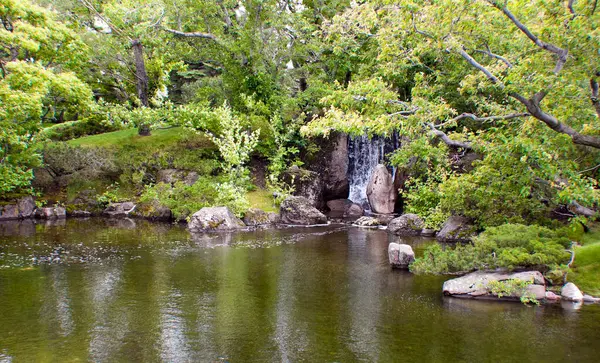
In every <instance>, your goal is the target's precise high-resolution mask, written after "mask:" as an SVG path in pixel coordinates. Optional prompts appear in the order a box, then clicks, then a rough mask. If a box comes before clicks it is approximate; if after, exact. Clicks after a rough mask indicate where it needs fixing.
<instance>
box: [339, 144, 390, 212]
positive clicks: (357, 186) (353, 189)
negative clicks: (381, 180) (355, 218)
mask: <svg viewBox="0 0 600 363" xmlns="http://www.w3.org/2000/svg"><path fill="white" fill-rule="evenodd" d="M384 148H385V140H384V139H383V138H373V139H369V137H368V136H366V135H363V136H360V137H355V138H351V139H350V140H349V142H348V157H349V162H348V179H349V181H350V193H349V196H348V199H350V200H351V201H353V202H354V203H357V204H360V205H362V206H363V207H366V208H367V209H368V206H369V202H368V201H367V184H369V179H370V178H371V173H372V172H373V169H374V168H375V167H376V166H377V164H379V163H381V162H382V161H383V157H384V154H385V152H384Z"/></svg>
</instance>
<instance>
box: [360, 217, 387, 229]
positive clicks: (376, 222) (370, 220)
mask: <svg viewBox="0 0 600 363" xmlns="http://www.w3.org/2000/svg"><path fill="white" fill-rule="evenodd" d="M384 224H385V223H384V222H383V221H381V220H380V219H379V218H375V217H368V216H364V217H360V218H359V219H357V220H355V221H354V225H355V226H358V227H379V226H382V225H384Z"/></svg>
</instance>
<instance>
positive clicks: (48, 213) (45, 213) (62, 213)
mask: <svg viewBox="0 0 600 363" xmlns="http://www.w3.org/2000/svg"><path fill="white" fill-rule="evenodd" d="M35 218H38V219H63V218H67V211H66V209H65V208H63V207H44V208H38V209H36V211H35Z"/></svg>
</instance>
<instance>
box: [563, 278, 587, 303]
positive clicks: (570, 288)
mask: <svg viewBox="0 0 600 363" xmlns="http://www.w3.org/2000/svg"><path fill="white" fill-rule="evenodd" d="M560 296H561V297H562V298H563V300H566V301H574V302H580V301H583V294H582V293H581V291H580V290H579V288H578V287H577V285H575V284H574V283H572V282H567V283H566V284H565V286H563V287H562V289H561V290H560Z"/></svg>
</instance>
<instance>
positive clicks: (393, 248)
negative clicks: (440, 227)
mask: <svg viewBox="0 0 600 363" xmlns="http://www.w3.org/2000/svg"><path fill="white" fill-rule="evenodd" d="M388 258H389V260H390V265H392V267H394V268H408V265H410V264H411V263H413V262H414V261H415V253H414V251H413V249H412V247H411V246H409V245H406V244H399V243H390V244H389V245H388Z"/></svg>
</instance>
